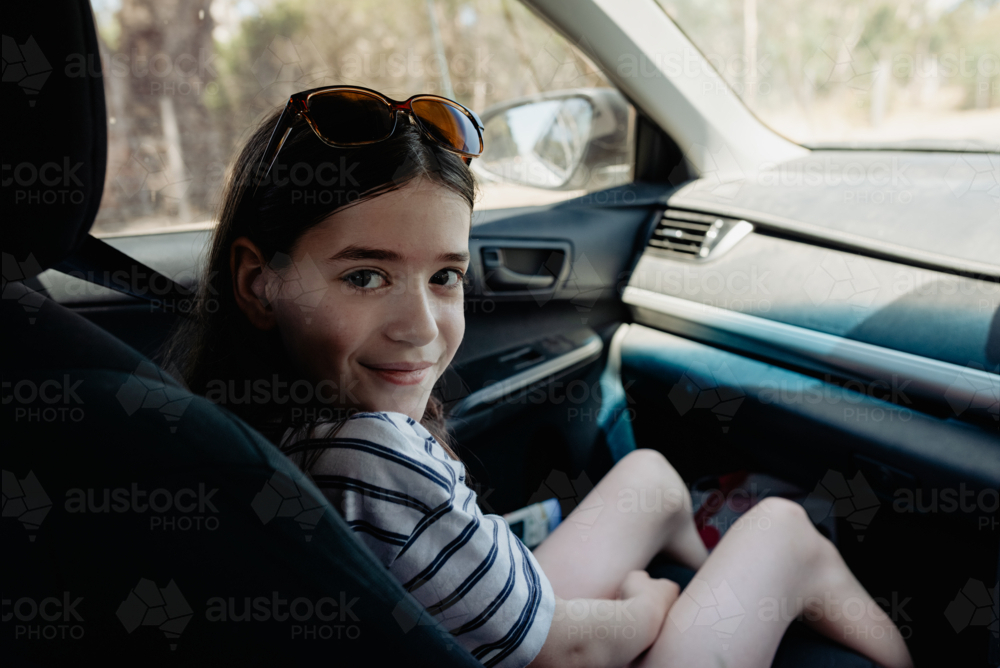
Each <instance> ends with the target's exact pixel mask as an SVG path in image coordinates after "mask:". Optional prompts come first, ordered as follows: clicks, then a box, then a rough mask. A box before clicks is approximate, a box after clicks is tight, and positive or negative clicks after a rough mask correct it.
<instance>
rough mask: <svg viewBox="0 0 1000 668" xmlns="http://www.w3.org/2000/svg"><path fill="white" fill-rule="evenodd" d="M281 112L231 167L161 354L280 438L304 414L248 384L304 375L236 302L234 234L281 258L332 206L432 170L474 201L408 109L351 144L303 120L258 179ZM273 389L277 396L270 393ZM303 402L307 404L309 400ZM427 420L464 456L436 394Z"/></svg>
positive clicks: (467, 178) (458, 162)
mask: <svg viewBox="0 0 1000 668" xmlns="http://www.w3.org/2000/svg"><path fill="white" fill-rule="evenodd" d="M279 113H280V110H278V111H276V112H275V113H273V114H271V115H269V116H268V117H267V118H266V119H265V120H264V122H263V123H261V125H260V126H259V127H258V128H257V129H256V130H255V131H254V132H253V134H252V136H251V137H250V139H249V140H248V141H247V143H246V145H245V146H244V147H243V150H242V151H241V152H240V154H239V156H238V157H237V159H236V161H235V163H234V164H233V165H232V167H231V168H230V172H229V175H228V177H227V181H226V185H225V187H224V190H223V196H222V201H221V211H220V215H219V224H218V226H217V227H216V228H215V231H214V233H213V235H212V243H211V246H210V249H209V253H208V257H207V258H206V261H205V267H204V272H203V274H202V276H203V279H202V281H201V283H200V286H199V290H198V293H197V296H196V298H195V304H194V308H193V317H192V318H190V319H188V320H187V321H186V322H184V323H182V324H181V325H180V327H179V328H178V330H177V331H176V332H175V333H174V335H173V336H172V337H171V340H170V341H169V342H168V344H167V346H166V348H165V350H164V357H165V360H164V364H165V365H166V366H167V367H168V368H171V367H172V368H173V369H176V371H177V372H179V373H180V375H182V376H183V378H184V380H185V381H186V382H187V384H188V386H189V387H190V389H191V391H192V392H196V393H198V394H204V395H206V396H208V398H209V399H213V400H215V399H217V397H216V398H213V396H212V392H211V390H212V386H213V385H215V386H216V387H217V386H218V385H217V384H218V383H220V382H221V383H222V384H223V387H224V388H230V389H232V390H234V391H232V392H230V393H229V394H227V395H226V396H225V397H223V399H222V401H223V402H224V403H225V405H226V407H227V408H229V409H230V410H232V411H233V412H234V413H236V414H237V415H238V416H240V417H241V418H243V419H244V420H246V421H247V422H249V423H250V424H251V425H253V426H254V427H256V428H258V429H259V430H261V431H262V432H263V433H264V434H265V435H267V436H268V438H270V439H271V440H272V441H274V442H275V443H277V441H278V439H280V437H281V433H283V432H284V431H285V430H286V429H287V428H288V427H290V426H291V427H301V426H302V424H303V421H298V420H295V419H294V418H293V417H292V415H291V414H290V412H289V408H288V406H286V405H279V404H277V403H275V402H273V401H263V402H259V403H255V402H254V401H253V400H251V397H250V392H251V388H255V387H257V386H256V385H255V383H258V382H260V381H262V380H263V381H264V382H265V383H272V384H271V385H265V387H270V388H271V389H272V390H273V389H274V384H273V383H275V382H280V383H284V387H291V385H292V384H293V383H295V382H297V381H300V380H304V379H303V378H302V375H301V374H300V373H299V372H298V371H297V370H296V369H294V368H293V365H292V364H291V362H290V360H289V357H288V355H287V354H286V352H285V350H284V346H283V344H282V342H281V339H280V335H279V333H278V331H277V328H275V329H272V330H270V331H266V332H265V331H261V330H259V329H257V328H256V327H254V326H253V325H252V324H251V323H250V322H249V320H248V319H247V317H246V315H244V313H243V312H242V310H240V308H239V306H238V304H237V302H236V298H235V295H234V293H233V276H232V272H231V270H230V265H229V257H230V247H231V246H232V243H233V241H235V240H236V239H238V238H239V237H242V236H246V237H248V238H249V239H250V240H251V241H253V242H254V244H256V245H257V247H258V248H259V249H260V251H261V253H262V254H263V255H264V258H265V259H266V260H267V261H268V262H271V263H273V264H275V265H280V264H281V259H282V258H284V257H287V256H289V255H290V254H291V250H292V248H293V247H294V245H295V242H296V241H297V240H298V239H299V238H300V237H301V236H302V234H303V233H304V232H306V230H308V229H310V228H311V227H313V226H314V225H316V224H318V223H320V222H321V221H323V220H324V219H325V218H327V217H328V216H329V215H330V214H332V213H334V212H335V211H339V210H341V209H344V208H347V207H349V206H353V205H355V204H357V203H359V202H362V201H365V200H367V199H371V198H373V197H377V196H378V195H382V194H384V193H387V192H390V191H393V190H397V189H399V188H401V187H403V186H405V185H407V184H409V183H410V182H411V181H412V180H413V179H431V180H432V181H433V182H435V183H437V184H440V185H441V186H443V187H445V188H447V189H448V190H451V191H453V192H455V193H456V194H458V195H459V196H461V197H462V198H463V199H464V200H465V201H467V202H468V203H469V208H470V210H471V208H472V206H473V202H474V198H475V180H474V178H473V176H472V173H471V172H470V171H469V168H468V167H467V166H466V164H465V163H464V162H463V161H462V159H461V158H460V157H459V156H457V155H455V154H453V153H450V152H448V151H445V150H444V149H442V148H440V147H438V146H437V145H435V144H432V143H430V142H428V141H425V140H424V138H423V136H422V135H421V134H420V132H419V130H418V129H417V128H415V127H414V126H412V125H410V124H409V123H407V118H406V117H400V118H399V120H398V123H399V126H400V127H398V128H397V130H396V133H395V134H394V135H393V136H392V137H391V138H389V139H387V140H385V141H382V142H378V143H376V144H369V145H367V146H361V147H356V148H351V149H337V148H333V147H331V146H328V145H326V144H324V143H323V142H321V141H320V140H319V138H317V137H316V135H315V134H313V132H312V130H311V129H310V128H309V127H308V125H306V124H305V123H304V122H302V121H300V122H299V123H297V124H296V125H295V127H293V128H292V130H291V132H290V133H289V135H288V138H287V139H286V141H285V144H284V146H283V147H282V149H281V152H280V153H279V154H278V159H277V161H276V162H275V165H274V167H273V168H272V173H271V175H270V176H269V177H268V178H267V179H266V180H265V181H264V182H263V183H262V184H261V185H260V187H259V188H255V185H256V177H257V169H258V165H259V163H260V161H261V155H262V154H263V152H264V150H265V148H266V146H267V143H268V140H269V139H270V136H271V131H272V129H273V128H274V126H275V124H276V123H277V120H278V116H279ZM235 388H244V390H245V393H244V395H243V396H242V397H237V394H238V392H237V391H235ZM268 396H270V397H271V398H273V393H272V394H271V395H268ZM297 407H299V408H303V414H306V412H307V409H308V408H309V407H308V406H302V405H299V406H297ZM312 408H313V409H316V408H318V406H316V405H313V406H312ZM320 408H321V406H320ZM327 409H329V407H327ZM313 414H315V412H314V413H313ZM341 417H345V416H341ZM308 421H315V419H313V418H310V420H308ZM421 424H423V426H424V427H425V428H426V429H427V430H428V431H429V432H430V433H431V434H432V435H433V436H434V437H435V438H436V439H437V440H438V442H440V443H441V445H442V447H444V449H445V450H446V451H447V452H448V453H449V454H450V455H451V456H452V457H454V458H455V459H458V457H457V456H456V455H455V453H454V451H453V450H452V447H451V439H450V438H449V435H448V432H447V428H446V425H445V416H444V409H443V406H442V404H441V401H440V400H439V399H438V398H437V397H436V396H434V395H433V394H432V396H431V398H430V400H429V401H428V403H427V408H426V410H425V411H424V415H423V418H422V419H421Z"/></svg>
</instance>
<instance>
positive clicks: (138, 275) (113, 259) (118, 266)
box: [52, 234, 195, 317]
mask: <svg viewBox="0 0 1000 668" xmlns="http://www.w3.org/2000/svg"><path fill="white" fill-rule="evenodd" d="M52 268H53V269H55V270H56V271H60V272H62V273H64V274H68V275H70V276H73V277H74V278H79V279H82V280H85V281H89V282H91V283H94V284H96V285H100V286H102V287H105V288H108V289H109V290H116V291H118V292H122V293H124V294H126V295H129V296H131V297H136V298H137V299H144V300H146V301H149V302H151V303H153V304H154V305H157V304H160V305H166V304H177V303H179V302H183V301H192V300H193V299H194V296H195V289H193V288H185V287H184V286H182V285H180V284H179V283H177V282H176V281H174V280H173V279H172V278H169V277H167V276H164V275H163V274H161V273H160V272H158V271H156V270H155V269H152V268H151V267H148V266H146V265H145V264H143V263H142V262H139V261H138V260H136V259H134V258H132V257H130V256H128V255H126V254H125V253H123V252H121V251H120V250H118V249H117V248H115V247H114V246H111V245H110V244H108V243H106V242H104V241H102V240H101V239H98V238H97V237H95V236H93V235H89V234H88V235H87V238H86V239H84V242H83V244H82V245H81V246H80V247H79V248H78V249H77V250H76V251H74V252H73V254H72V255H70V256H69V257H68V258H66V259H65V260H63V261H62V262H60V263H59V264H57V265H55V266H54V267H52ZM171 310H172V311H173V312H180V313H181V314H182V315H185V316H187V317H190V314H191V311H192V309H191V308H187V309H179V308H172V309H171Z"/></svg>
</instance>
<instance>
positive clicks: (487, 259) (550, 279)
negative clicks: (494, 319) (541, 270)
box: [483, 248, 556, 291]
mask: <svg viewBox="0 0 1000 668" xmlns="http://www.w3.org/2000/svg"><path fill="white" fill-rule="evenodd" d="M483 266H484V267H485V268H486V272H487V274H486V283H487V284H488V285H489V286H490V289H491V290H497V291H503V290H541V289H545V288H551V287H552V286H553V285H554V284H555V282H556V277H555V276H546V275H544V274H537V275H532V274H522V273H521V272H519V271H514V270H513V269H511V268H509V267H507V266H506V264H504V257H503V249H502V248H484V249H483Z"/></svg>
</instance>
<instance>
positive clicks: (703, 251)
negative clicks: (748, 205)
mask: <svg viewBox="0 0 1000 668" xmlns="http://www.w3.org/2000/svg"><path fill="white" fill-rule="evenodd" d="M750 232H753V225H751V224H750V223H748V222H747V221H745V220H735V219H732V218H723V217H722V216H715V215H712V214H707V213H697V212H694V211H681V210H679V209H667V210H666V211H664V212H663V218H661V219H660V222H659V224H658V225H657V226H656V229H655V230H653V236H652V238H651V239H650V240H649V248H650V249H652V250H655V251H657V253H659V254H663V255H668V256H670V257H672V258H684V259H688V260H707V259H709V258H713V257H717V256H719V255H721V254H722V253H724V252H726V251H727V250H729V249H730V248H732V247H733V246H735V245H736V243H737V242H738V241H740V240H741V239H742V238H743V237H745V236H746V235H748V234H749V233H750Z"/></svg>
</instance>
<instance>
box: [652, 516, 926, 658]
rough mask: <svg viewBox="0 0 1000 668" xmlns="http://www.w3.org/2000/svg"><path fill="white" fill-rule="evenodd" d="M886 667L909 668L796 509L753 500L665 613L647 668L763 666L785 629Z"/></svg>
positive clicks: (888, 626)
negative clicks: (803, 626) (794, 626)
mask: <svg viewBox="0 0 1000 668" xmlns="http://www.w3.org/2000/svg"><path fill="white" fill-rule="evenodd" d="M802 613H805V614H804V617H805V620H806V623H807V624H809V625H810V626H812V627H813V628H814V629H816V630H817V631H819V632H820V633H822V634H824V635H826V636H828V637H830V638H833V639H834V640H837V641H839V642H841V643H843V644H845V645H847V646H848V647H851V648H852V649H854V650H856V651H858V652H860V653H862V654H864V655H866V656H868V657H869V658H871V659H872V660H874V661H876V662H877V663H879V664H881V665H884V666H890V667H893V668H896V667H899V668H909V667H911V666H912V665H913V662H912V660H911V659H910V655H909V652H908V651H907V649H906V644H905V643H904V641H903V639H902V637H901V636H900V632H899V630H898V629H897V628H896V626H895V624H893V622H892V621H891V620H890V619H889V618H888V617H887V616H886V615H885V614H884V613H883V612H882V610H881V609H880V608H879V607H878V605H877V604H876V603H875V601H874V600H872V598H871V596H869V595H868V593H867V592H866V591H865V590H864V588H863V587H862V586H861V584H860V583H859V582H858V581H857V579H855V577H854V576H853V575H852V574H851V572H850V571H849V570H848V568H847V565H846V564H845V563H844V561H843V559H842V558H841V557H840V554H839V553H838V552H837V549H836V548H835V547H834V546H833V544H831V543H830V542H829V541H828V540H826V538H824V537H823V536H822V535H820V534H819V532H817V531H816V530H815V528H814V527H813V526H812V524H811V522H810V521H809V519H808V517H807V516H806V514H805V511H804V510H803V509H802V507H801V506H799V505H797V504H795V503H792V502H790V501H786V500H784V499H778V498H770V499H765V500H763V501H761V502H760V503H759V504H757V505H756V506H755V507H754V508H752V509H751V510H750V511H749V512H748V513H747V514H746V515H744V516H743V518H741V520H740V521H739V522H737V523H736V524H734V525H733V527H732V528H730V529H729V531H728V532H726V534H725V536H724V537H723V539H722V541H721V542H720V543H719V545H718V546H717V547H716V548H715V550H714V551H713V552H712V555H711V556H710V557H709V558H708V560H707V561H706V563H705V565H704V566H703V567H702V568H701V569H700V570H699V571H698V573H697V575H696V576H695V579H694V580H693V581H692V582H691V584H689V585H688V587H687V588H685V590H684V591H683V592H682V593H681V597H680V599H678V601H677V602H676V603H675V604H674V605H673V607H672V608H671V609H670V613H669V615H668V617H667V621H666V622H665V623H664V625H663V629H662V630H661V632H660V635H659V637H658V638H657V640H656V642H655V643H654V644H653V646H652V647H651V648H650V650H649V651H648V653H647V654H646V655H645V656H644V657H642V658H641V662H640V665H641V666H643V667H646V666H649V667H652V666H691V667H694V668H697V667H699V666H706V667H708V666H711V667H713V668H714V667H715V666H720V665H725V666H730V667H733V668H735V667H741V668H743V667H746V668H749V667H757V666H759V667H761V668H766V667H767V666H770V665H771V662H772V660H773V658H774V654H775V652H776V651H777V648H778V643H779V642H780V641H781V637H782V636H783V635H784V633H785V630H786V629H787V628H788V625H789V624H790V623H791V622H792V620H793V619H794V618H795V617H797V616H798V615H799V614H802Z"/></svg>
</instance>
